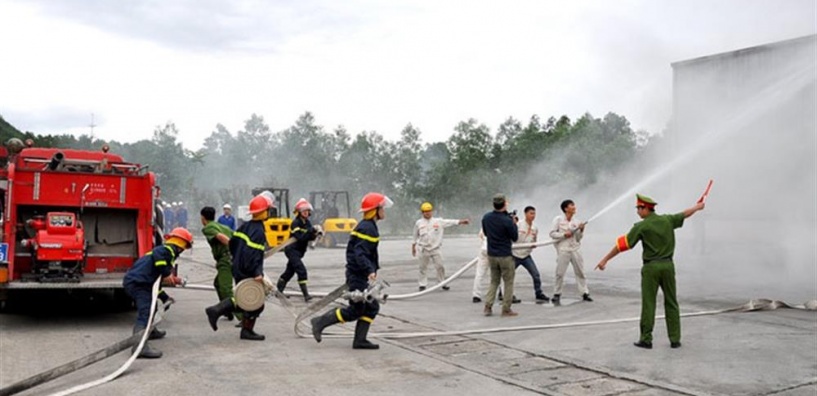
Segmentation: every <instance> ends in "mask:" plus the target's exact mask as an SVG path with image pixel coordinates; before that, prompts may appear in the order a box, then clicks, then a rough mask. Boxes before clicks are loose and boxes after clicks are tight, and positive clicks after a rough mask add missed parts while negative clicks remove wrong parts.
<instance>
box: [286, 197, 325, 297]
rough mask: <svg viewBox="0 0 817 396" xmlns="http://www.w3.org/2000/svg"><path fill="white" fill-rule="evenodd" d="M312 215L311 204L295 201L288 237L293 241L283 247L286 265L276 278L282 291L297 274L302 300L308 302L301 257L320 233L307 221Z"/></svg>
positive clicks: (316, 227) (300, 200) (307, 290)
mask: <svg viewBox="0 0 817 396" xmlns="http://www.w3.org/2000/svg"><path fill="white" fill-rule="evenodd" d="M311 215H312V204H310V203H309V201H307V200H306V198H301V199H299V200H298V202H297V203H295V218H294V219H293V220H292V225H291V226H290V237H291V238H295V243H293V244H291V245H289V246H287V247H286V249H284V254H286V256H287V267H286V269H285V270H284V272H283V273H282V274H281V277H280V278H278V284H277V287H278V291H279V292H283V291H284V288H285V287H286V286H287V282H289V280H290V279H292V277H293V276H294V275H295V274H298V286H300V287H301V293H303V295H304V301H307V302H309V300H311V299H312V296H310V295H309V289H308V288H307V286H306V284H307V282H308V280H307V273H306V266H305V265H304V262H303V257H304V255H306V248H307V246H308V245H309V242H310V241H314V240H315V239H316V238H317V237H318V235H319V234H321V233H322V231H321V229H320V227H318V226H313V225H312V223H311V222H310V221H309V216H311Z"/></svg>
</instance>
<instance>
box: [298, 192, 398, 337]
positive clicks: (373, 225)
mask: <svg viewBox="0 0 817 396" xmlns="http://www.w3.org/2000/svg"><path fill="white" fill-rule="evenodd" d="M392 204H393V203H392V201H391V200H390V199H389V198H388V197H387V196H385V195H383V194H380V193H375V192H372V193H368V194H366V195H365V196H364V197H363V201H361V203H360V211H361V212H363V220H361V221H360V223H358V224H357V226H356V227H355V230H354V231H352V233H351V234H350V236H349V243H348V244H346V286H347V287H348V288H349V292H354V291H360V292H363V291H365V290H366V289H367V287H368V285H369V282H374V281H375V280H377V270H378V269H379V268H380V263H379V259H378V254H377V245H378V243H379V242H380V233H379V232H378V230H377V221H378V220H383V219H385V218H386V208H388V207H391V206H392ZM379 311H380V304H379V303H378V302H377V300H372V301H366V300H364V301H351V300H350V301H349V305H348V306H347V307H345V308H336V309H333V310H331V311H329V312H326V313H325V314H323V315H321V316H317V317H314V318H312V336H313V337H315V341H318V342H321V333H322V332H323V329H325V328H326V327H327V326H331V325H333V324H336V323H346V322H350V321H353V320H357V324H356V325H355V338H354V341H352V348H354V349H378V348H380V346H378V345H377V344H374V343H372V342H369V340H367V339H366V335H367V334H368V333H369V326H370V325H371V324H372V322H373V321H374V318H375V317H376V316H377V313H378V312H379Z"/></svg>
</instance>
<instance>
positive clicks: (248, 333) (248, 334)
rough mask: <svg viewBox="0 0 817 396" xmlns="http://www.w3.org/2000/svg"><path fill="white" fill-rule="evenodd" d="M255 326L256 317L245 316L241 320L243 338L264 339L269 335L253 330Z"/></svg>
mask: <svg viewBox="0 0 817 396" xmlns="http://www.w3.org/2000/svg"><path fill="white" fill-rule="evenodd" d="M254 327H255V318H252V319H249V318H244V320H242V321H241V339H242V340H251V341H264V340H265V339H266V338H267V337H264V336H263V335H262V334H258V333H256V332H254V331H253V328H254Z"/></svg>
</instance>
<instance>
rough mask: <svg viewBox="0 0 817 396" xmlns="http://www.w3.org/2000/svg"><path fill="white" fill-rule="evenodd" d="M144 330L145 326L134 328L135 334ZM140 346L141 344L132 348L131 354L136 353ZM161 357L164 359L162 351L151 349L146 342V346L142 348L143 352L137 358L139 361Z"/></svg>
mask: <svg viewBox="0 0 817 396" xmlns="http://www.w3.org/2000/svg"><path fill="white" fill-rule="evenodd" d="M143 330H145V326H142V325H135V326H133V334H138V333H141V332H142V331H143ZM148 338H150V337H148ZM138 346H139V343H137V344H135V345H134V346H133V348H131V353H134V352H136V347H138ZM160 357H162V351H160V350H158V349H153V348H151V347H150V344H149V343H148V342H147V341H145V345H144V346H142V351H141V352H139V356H137V358H139V359H158V358H160Z"/></svg>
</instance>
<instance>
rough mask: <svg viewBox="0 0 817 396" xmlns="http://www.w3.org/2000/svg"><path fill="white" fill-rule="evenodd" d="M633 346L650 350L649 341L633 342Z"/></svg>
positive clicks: (650, 344) (650, 343)
mask: <svg viewBox="0 0 817 396" xmlns="http://www.w3.org/2000/svg"><path fill="white" fill-rule="evenodd" d="M633 345H635V346H637V347H639V348H644V349H652V342H649V341H639V342H634V343H633Z"/></svg>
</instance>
